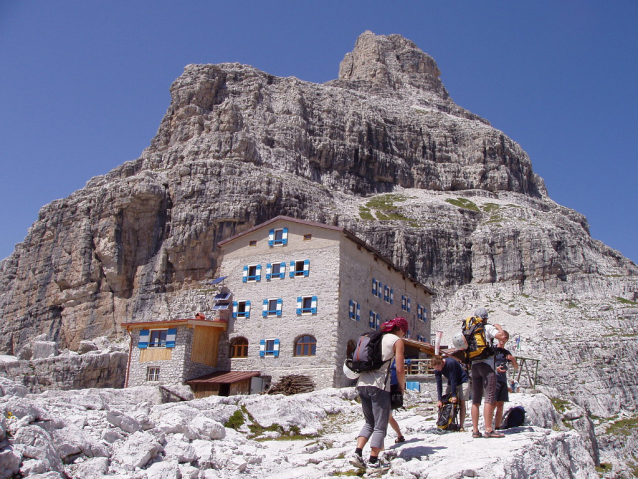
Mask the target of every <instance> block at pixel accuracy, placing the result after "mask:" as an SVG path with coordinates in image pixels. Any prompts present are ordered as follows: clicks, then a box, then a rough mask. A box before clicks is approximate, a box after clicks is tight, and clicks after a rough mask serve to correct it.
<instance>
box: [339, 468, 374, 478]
mask: <svg viewBox="0 0 638 479" xmlns="http://www.w3.org/2000/svg"><path fill="white" fill-rule="evenodd" d="M365 473H366V471H365V470H356V469H350V470H349V471H335V472H333V473H332V474H330V476H331V477H332V476H334V477H363V475H364V474H365Z"/></svg>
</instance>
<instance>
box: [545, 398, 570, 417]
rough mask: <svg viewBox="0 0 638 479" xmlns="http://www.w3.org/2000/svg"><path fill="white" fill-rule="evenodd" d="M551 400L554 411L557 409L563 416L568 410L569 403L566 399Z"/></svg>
mask: <svg viewBox="0 0 638 479" xmlns="http://www.w3.org/2000/svg"><path fill="white" fill-rule="evenodd" d="M550 400H551V401H552V405H553V406H554V409H556V410H557V411H558V412H559V413H561V414H563V413H564V412H565V411H566V410H567V405H568V404H570V402H569V401H565V400H564V399H558V398H550Z"/></svg>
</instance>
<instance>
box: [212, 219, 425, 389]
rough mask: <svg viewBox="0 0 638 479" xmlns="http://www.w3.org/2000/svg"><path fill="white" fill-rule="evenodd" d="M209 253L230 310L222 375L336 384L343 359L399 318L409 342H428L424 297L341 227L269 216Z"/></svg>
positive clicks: (341, 382)
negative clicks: (217, 262)
mask: <svg viewBox="0 0 638 479" xmlns="http://www.w3.org/2000/svg"><path fill="white" fill-rule="evenodd" d="M219 247H220V248H221V251H222V258H223V259H222V262H221V267H220V276H221V277H225V279H224V286H225V289H224V291H227V292H228V294H229V307H231V305H232V314H231V315H230V316H231V317H230V320H229V323H228V329H227V331H226V333H224V334H223V338H222V344H221V345H220V348H219V349H220V362H219V366H220V367H221V368H223V369H228V370H232V371H260V372H261V375H262V377H264V378H266V380H267V379H268V378H270V379H271V380H272V381H277V380H278V379H279V378H281V377H282V376H285V375H289V374H301V375H306V376H309V377H310V378H312V380H313V381H314V383H315V385H316V387H317V388H324V387H341V386H345V385H349V384H350V381H349V380H348V379H346V378H345V377H344V376H343V373H342V364H343V361H344V359H345V358H346V355H347V354H348V353H349V352H350V351H352V349H354V345H355V342H356V340H357V338H358V337H359V336H360V335H361V334H363V333H365V332H367V331H370V330H372V329H378V328H379V325H380V324H381V323H382V322H383V321H385V320H387V319H390V318H393V317H395V316H404V317H405V318H406V319H407V320H408V322H409V324H410V333H409V334H410V338H411V339H414V340H417V341H425V342H429V340H430V323H431V319H432V318H431V317H430V304H431V297H432V294H433V292H432V291H431V290H430V289H429V288H427V287H426V286H424V285H422V284H420V283H419V282H417V281H416V280H415V279H413V278H411V277H409V276H408V275H407V274H406V273H405V272H404V271H402V270H400V269H399V268H397V267H396V266H394V265H393V264H392V262H390V261H389V260H388V259H387V258H384V257H383V256H382V255H381V254H380V253H379V252H377V251H375V250H374V249H373V248H371V247H369V246H368V245H366V243H365V242H364V241H362V240H361V239H359V238H357V237H356V236H355V235H354V234H352V233H351V232H349V231H348V230H346V229H344V228H341V227H337V226H330V225H326V224H322V223H315V222H310V221H303V220H298V219H295V218H290V217H285V216H278V217H276V218H274V219H272V220H270V221H267V222H265V223H262V224H260V225H258V226H256V227H254V228H252V229H250V230H248V231H245V232H243V233H240V234H238V235H236V236H234V237H232V238H229V239H227V240H225V241H222V242H221V243H219ZM225 339H227V342H226V344H224V342H225V341H224V340H225ZM225 351H228V355H227V356H226V357H224V352H225ZM406 351H407V352H406V356H411V357H415V358H416V357H419V352H418V349H417V348H414V347H409V346H408V347H407V348H406Z"/></svg>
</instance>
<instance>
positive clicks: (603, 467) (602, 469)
mask: <svg viewBox="0 0 638 479" xmlns="http://www.w3.org/2000/svg"><path fill="white" fill-rule="evenodd" d="M596 472H598V473H599V474H605V473H606V472H611V464H610V463H608V462H601V463H600V466H596Z"/></svg>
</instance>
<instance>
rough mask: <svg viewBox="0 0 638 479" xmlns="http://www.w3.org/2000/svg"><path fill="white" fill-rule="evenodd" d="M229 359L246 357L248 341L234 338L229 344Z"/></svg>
mask: <svg viewBox="0 0 638 479" xmlns="http://www.w3.org/2000/svg"><path fill="white" fill-rule="evenodd" d="M230 357H231V358H247V357H248V340H247V339H246V338H241V337H240V338H235V339H233V340H232V341H231V343H230Z"/></svg>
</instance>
